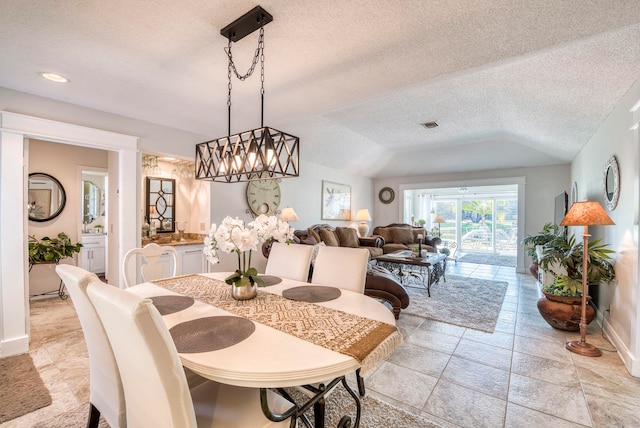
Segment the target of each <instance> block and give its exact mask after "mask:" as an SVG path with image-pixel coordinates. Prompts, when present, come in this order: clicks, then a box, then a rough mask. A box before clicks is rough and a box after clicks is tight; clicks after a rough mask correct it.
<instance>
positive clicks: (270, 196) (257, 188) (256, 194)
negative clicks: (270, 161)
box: [247, 179, 280, 215]
mask: <svg viewBox="0 0 640 428" xmlns="http://www.w3.org/2000/svg"><path fill="white" fill-rule="evenodd" d="M247 203H248V204H249V208H250V209H251V211H252V212H253V213H254V214H255V215H260V214H265V215H275V214H276V211H277V210H278V207H279V206H280V185H279V184H278V182H277V181H276V180H275V179H267V180H253V181H250V182H249V184H247Z"/></svg>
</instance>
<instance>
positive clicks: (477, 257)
mask: <svg viewBox="0 0 640 428" xmlns="http://www.w3.org/2000/svg"><path fill="white" fill-rule="evenodd" d="M458 261H459V262H465V263H477V264H480V265H492V266H510V267H514V266H515V265H516V256H503V255H500V254H482V253H468V254H465V255H464V256H462V257H460V258H458Z"/></svg>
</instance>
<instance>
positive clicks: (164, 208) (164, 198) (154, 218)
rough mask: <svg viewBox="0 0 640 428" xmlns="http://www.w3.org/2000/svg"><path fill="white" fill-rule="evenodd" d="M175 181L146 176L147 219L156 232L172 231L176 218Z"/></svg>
mask: <svg viewBox="0 0 640 428" xmlns="http://www.w3.org/2000/svg"><path fill="white" fill-rule="evenodd" d="M175 189H176V181H175V180H174V179H171V178H154V177H147V204H146V207H147V210H146V211H147V212H146V215H147V219H148V221H149V224H150V225H151V224H154V225H155V227H156V232H158V233H164V232H174V231H175V226H174V224H175V219H176V197H175V196H176V195H175Z"/></svg>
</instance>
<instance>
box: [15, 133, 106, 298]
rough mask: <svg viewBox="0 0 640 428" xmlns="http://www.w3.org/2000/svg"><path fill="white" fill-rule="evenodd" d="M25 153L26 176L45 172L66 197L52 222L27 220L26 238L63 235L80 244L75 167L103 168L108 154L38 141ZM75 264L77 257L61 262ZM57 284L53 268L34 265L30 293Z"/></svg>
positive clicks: (80, 192) (51, 288)
mask: <svg viewBox="0 0 640 428" xmlns="http://www.w3.org/2000/svg"><path fill="white" fill-rule="evenodd" d="M28 150H29V173H33V172H44V173H46V174H49V175H51V176H53V177H55V178H56V179H57V180H58V181H60V184H62V187H64V190H65V193H66V197H67V202H66V204H65V207H64V210H63V211H62V213H61V214H60V215H59V216H58V217H56V218H55V219H53V220H50V221H46V222H42V223H39V222H35V221H29V226H28V227H29V229H28V230H29V232H28V233H29V235H30V236H35V237H36V238H42V237H43V236H49V237H55V236H57V235H58V233H60V232H64V233H66V234H67V235H68V236H69V238H70V239H71V241H72V242H80V240H81V237H80V236H79V231H80V230H81V224H82V220H81V215H80V213H81V210H82V206H81V203H82V190H81V188H80V186H81V184H80V183H79V182H78V166H89V167H94V168H104V169H106V168H107V167H108V160H107V153H108V152H107V151H105V150H96V149H90V148H86V147H77V146H71V145H68V144H58V143H52V142H47V141H39V140H30V141H29V145H28ZM76 261H77V255H76V256H75V257H74V260H73V261H72V260H71V259H67V260H63V261H62V262H61V263H75V262H76ZM58 282H59V279H58V277H57V276H56V274H55V272H54V270H53V266H46V265H44V266H36V267H34V268H33V270H32V272H31V274H30V275H29V294H40V293H45V292H48V291H52V290H57V288H58Z"/></svg>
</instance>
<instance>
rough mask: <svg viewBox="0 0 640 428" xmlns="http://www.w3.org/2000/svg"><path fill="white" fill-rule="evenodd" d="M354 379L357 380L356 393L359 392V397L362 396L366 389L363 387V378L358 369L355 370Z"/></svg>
mask: <svg viewBox="0 0 640 428" xmlns="http://www.w3.org/2000/svg"><path fill="white" fill-rule="evenodd" d="M356 380H357V381H358V394H360V397H364V395H365V394H366V391H365V389H364V379H363V378H362V376H360V369H358V370H356Z"/></svg>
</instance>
